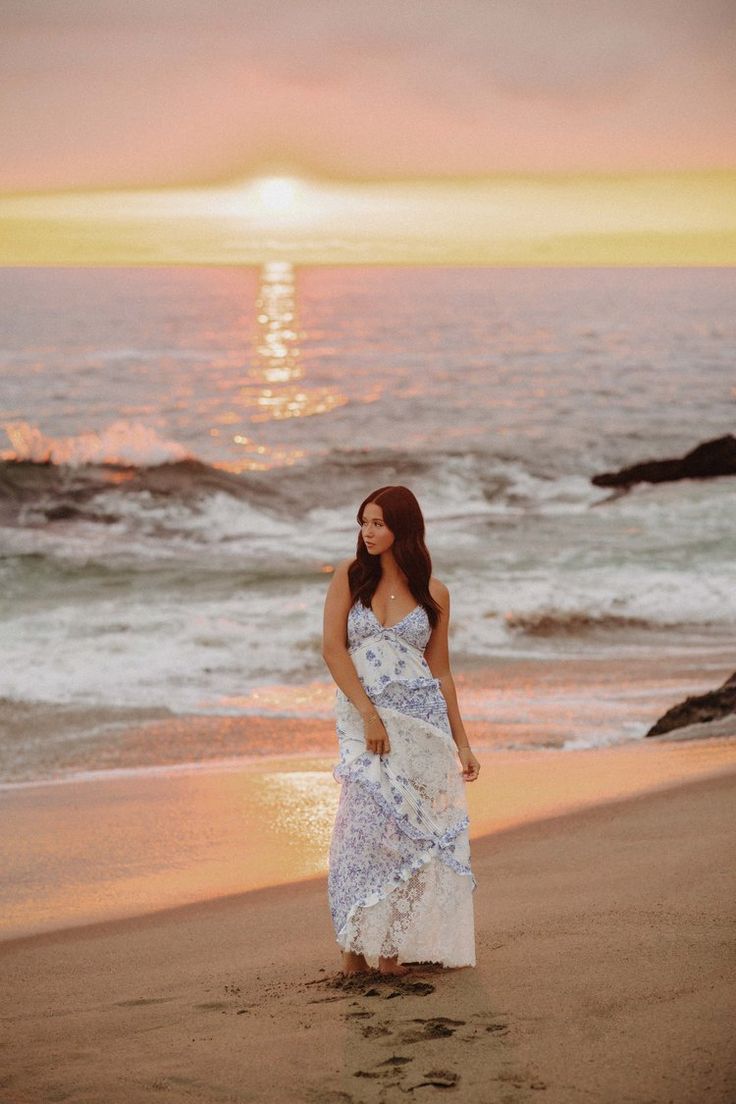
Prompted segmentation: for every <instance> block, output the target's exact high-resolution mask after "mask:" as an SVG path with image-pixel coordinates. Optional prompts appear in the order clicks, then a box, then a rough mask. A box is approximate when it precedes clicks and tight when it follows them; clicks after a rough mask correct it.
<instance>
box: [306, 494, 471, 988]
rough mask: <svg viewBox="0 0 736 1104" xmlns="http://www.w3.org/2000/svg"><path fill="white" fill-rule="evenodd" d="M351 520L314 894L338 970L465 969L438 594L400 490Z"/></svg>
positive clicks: (457, 726)
mask: <svg viewBox="0 0 736 1104" xmlns="http://www.w3.org/2000/svg"><path fill="white" fill-rule="evenodd" d="M358 524H359V525H360V534H359V536H358V547H357V551H356V556H355V559H353V560H345V561H344V562H343V563H341V564H340V565H339V566H338V567H337V568H336V570H335V573H334V575H333V577H332V581H331V583H330V587H329V589H328V592H327V597H326V601H325V612H324V643H323V655H324V658H325V662H326V663H327V666H328V667H329V670H330V673H331V674H332V677H333V678H334V680H335V682H336V683H337V693H336V714H337V732H338V737H339V744H340V762H339V764H338V765H337V766H336V767H335V770H334V775H335V778H336V779H337V780H338V781H339V782H341V784H342V788H341V791H340V800H339V805H338V810H337V816H336V819H335V825H334V828H333V832H332V841H331V845H330V862H329V876H328V896H329V903H330V910H331V913H332V919H333V922H334V925H335V931H336V934H337V942H338V944H339V946H340V947H341V949H342V952H343V972H344V973H345V974H354V973H361V972H364V971H366V970H368V969H369V968H374V969H375V968H378V970H379V971H380V972H381V973H383V974H405V973H407V972H408V967H407V966H405V965H404V963H406V962H438V963H441V964H442V965H445V966H473V965H475V937H474V924H473V901H472V892H473V890H474V888H475V879H474V878H473V874H472V871H471V869H470V854H469V844H468V832H467V826H468V817H467V806H466V802H465V792H464V788H463V779H465V781H468V782H472V781H473V780H474V779H476V778H477V777H478V772H479V770H480V764H479V763H478V760H477V759H476V758H475V756H474V755H473V752H472V751H471V749H470V746H469V743H468V738H467V735H466V733H465V729H464V727H463V723H462V720H461V718H460V711H459V709H458V704H457V695H456V693H455V685H454V682H453V678H452V674H451V672H450V664H449V657H448V642H447V639H448V622H449V616H450V600H449V594H448V591H447V587H445V586H443V584H442V583H441V582H440V581H439V580H438V579H435V578H434V577H433V576H432V562H431V559H430V556H429V552H428V550H427V547H426V545H425V543H424V518H423V517H422V512H421V510H420V508H419V503H418V502H417V500H416V498H415V497H414V495H413V494H412V492H411V491H410V490H409V489H408V488H407V487H380V488H379V489H378V490H377V491H374V492H373V493H372V494H370V495H368V497H367V498H366V499H365V501H364V502H363V503H362V504H361V507H360V509H359V511H358ZM456 756H457V757H459V759H460V763H461V764H462V774H461V772H460V771H459V770H458V766H457V758H456Z"/></svg>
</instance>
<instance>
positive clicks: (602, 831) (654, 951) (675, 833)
mask: <svg viewBox="0 0 736 1104" xmlns="http://www.w3.org/2000/svg"><path fill="white" fill-rule="evenodd" d="M734 796H736V770H733V769H728V770H727V771H724V772H722V773H721V775H720V776H718V777H707V778H699V779H695V780H691V781H689V782H687V783H684V784H678V785H673V786H669V787H667V788H664V789H660V790H659V791H657V792H651V791H649V792H646V793H640V794H637V795H633V796H630V797H627V798H625V799H619V800H616V801H612V802H607V803H604V804H599V805H596V806H591V807H588V808H585V809H579V810H577V811H575V812H572V813H567V814H565V815H562V816H556V817H551V818H547V819H545V820H543V821H534V822H529V823H526V824H524V825H519V826H516V827H514V828H509V829H507V830H505V831H503V832H499V833H496V834H494V835H492V836H486V837H483V838H482V839H479V840H476V842H475V853H474V864H475V865H476V867H477V873H478V875H479V884H478V889H477V891H476V894H475V895H474V896H475V915H476V942H477V948H478V965H477V966H476V967H475V968H465V969H462V970H447V971H443V970H438V969H437V968H436V967H435V968H432V967H429V966H427V967H422V968H421V969H420V970H419V971H418V972H417V973H415V974H414V975H413V976H412V977H411V978H410V979H408V981H407V982H405V981H404V980H403V979H400V980H398V981H397V980H396V979H392V980H388V981H382V980H381V979H378V978H376V977H375V975H368V976H367V977H365V978H359V979H349V980H348V981H345V980H342V979H340V977H339V974H338V973H337V971H338V969H339V956H338V954H337V948H336V945H335V942H334V933H333V931H332V929H331V926H330V919H329V912H328V909H327V903H326V899H325V882H324V878H322V877H318V878H314V879H312V880H310V881H305V882H302V883H299V884H296V885H284V886H276V887H270V888H268V889H264V890H259V891H255V892H252V893H249V894H245V895H242V894H240V895H233V896H231V897H228V898H221V899H217V900H210V901H201V902H197V903H195V904H191V905H188V906H183V907H180V908H175V909H167V910H164V911H161V912H158V913H155V914H149V915H145V916H137V917H134V918H128V919H125V920H117V921H110V922H104V923H98V924H95V925H91V926H88V927H85V928H74V929H66V930H64V931H61V932H53V933H43V934H41V935H36V936H32V937H29V938H25V939H19V940H14V941H11V942H6V943H3V944H0V960H2V969H3V975H4V994H5V1008H4V1012H3V1023H4V1044H5V1054H4V1059H5V1061H4V1075H3V1079H2V1086H3V1089H4V1090H5V1092H6V1093H9V1094H10V1096H11V1097H12V1099H15V1100H18V1101H21V1100H22V1101H24V1102H27V1104H41V1102H42V1101H47V1100H50V1099H66V1100H69V1101H72V1102H76V1101H78V1102H79V1104H82V1102H84V1101H91V1100H95V1101H97V1100H105V1101H106V1102H107V1104H123V1102H125V1104H148V1102H150V1101H153V1100H155V1099H159V1100H160V1099H161V1094H162V1092H165V1095H166V1099H167V1100H169V1101H171V1102H172V1104H185V1102H189V1101H191V1100H192V1099H196V1100H197V1101H198V1102H199V1104H219V1102H222V1101H223V1100H232V1101H236V1100H237V1101H243V1102H244V1104H245V1102H247V1104H267V1102H270V1101H272V1100H274V1099H285V1100H294V1101H299V1102H300V1104H302V1102H303V1104H323V1102H330V1104H337V1102H338V1101H339V1102H341V1104H343V1102H344V1104H348V1102H355V1104H358V1102H360V1104H382V1102H386V1104H395V1102H398V1101H399V1100H403V1099H405V1095H406V1094H407V1093H410V1094H412V1095H413V1096H414V1095H416V1099H417V1100H423V1099H429V1098H430V1097H431V1096H433V1095H434V1094H435V1092H436V1089H437V1088H440V1087H442V1088H447V1089H451V1088H455V1089H456V1090H457V1092H458V1098H459V1099H462V1100H464V1101H468V1102H469V1104H506V1102H509V1104H510V1102H512V1101H513V1102H517V1101H518V1102H520V1104H529V1102H531V1101H536V1100H539V1099H541V1098H543V1099H544V1100H545V1101H546V1102H547V1104H587V1102H589V1101H590V1100H596V1101H600V1102H601V1104H614V1102H617V1101H620V1100H631V1101H637V1102H641V1104H644V1101H646V1102H647V1104H701V1102H702V1100H703V1099H705V1098H706V1096H707V1099H708V1100H709V1101H712V1102H715V1104H730V1102H731V1101H732V1100H733V1099H734V1093H735V1091H736V1061H735V1060H734V1054H733V1048H732V1039H731V1026H730V1025H731V1022H732V1016H733V1014H734V1013H736V986H734V984H733V980H734V974H735V973H736V947H735V946H734V941H733V928H732V904H733V900H734V897H735V896H736V869H734V867H733V864H728V863H725V864H724V861H723V855H724V854H726V853H728V851H729V848H730V844H729V840H733V842H734V844H736V824H735V823H734V820H733V816H732V809H733V800H734Z"/></svg>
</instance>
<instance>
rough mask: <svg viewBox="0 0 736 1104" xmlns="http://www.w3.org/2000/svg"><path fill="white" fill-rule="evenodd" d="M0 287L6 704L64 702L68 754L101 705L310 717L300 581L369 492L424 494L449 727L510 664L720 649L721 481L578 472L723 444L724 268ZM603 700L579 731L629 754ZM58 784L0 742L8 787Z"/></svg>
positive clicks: (313, 577) (640, 726) (734, 612)
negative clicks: (444, 649)
mask: <svg viewBox="0 0 736 1104" xmlns="http://www.w3.org/2000/svg"><path fill="white" fill-rule="evenodd" d="M0 292H1V296H2V302H3V305H4V309H3V312H2V317H0V350H1V353H0V355H1V358H2V379H1V387H2V398H1V407H2V416H1V417H0V427H1V428H2V437H0V457H1V458H2V463H1V465H0V582H1V583H2V605H1V607H0V618H1V620H0V625H1V626H2V636H1V640H0V702H1V703H2V707H3V708H4V709H5V710H6V712H7V715H8V716H10V715H12V716H14V717H17V715H18V709H21V708H23V709H25V708H26V707H28V709H32V708H42V707H43V708H46V707H47V706H51V705H58V706H60V707H61V706H63V707H64V708H65V709H66V710H69V709H70V708H75V709H77V710H78V711H79V716H80V717H82V716H83V715H84V714H85V711H88V713H89V718H90V722H89V724H88V725H87V726H86V727H85V725H84V724H81V722H80V724H79V725H77V726H76V728H74V729H73V730H72V729H69V730H65V734H64V737H63V738H64V739H65V740H77V741H78V743H79V744H80V746H81V744H82V743H83V742H84V740H85V739H87V737H88V735H89V733H91V732H92V731H93V730H94V732H95V734H96V739H95V740H94V741H91V742H89V748H90V751H89V755H88V756H87V759H86V760H85V763H86V767H87V769H89V770H91V771H94V770H96V769H100V770H101V769H104V767H105V766H106V765H109V761H110V760H109V758H107V757H106V756H105V754H104V752H105V735H104V733H105V731H106V729H105V727H104V726H102V728H101V727H100V724H99V723H98V722H99V717H100V715H101V714H100V710H108V711H115V710H120V711H124V710H127V711H130V710H140V711H142V715H143V714H145V712H146V711H149V712H150V713H151V715H160V714H161V711H163V712H164V713H165V714H166V715H173V716H179V715H187V716H191V715H207V716H211V715H214V716H221V717H241V716H250V717H257V718H261V719H262V718H264V717H265V718H268V717H278V716H286V717H292V718H300V717H302V718H305V720H306V719H311V720H314V719H316V718H327V717H329V716H330V715H331V707H332V695H333V687H332V684H331V682H330V679H329V676H328V674H327V672H326V670H325V668H324V664H323V662H322V659H321V655H320V636H321V610H322V603H323V598H324V592H325V588H326V585H327V583H328V581H329V574H330V572H331V570H332V567H333V565H334V564H335V563H336V562H337V561H339V560H340V559H342V558H344V557H347V556H350V555H351V553H352V552H353V550H354V548H355V541H356V537H357V522H356V517H355V514H356V510H357V507H358V504H359V503H360V501H361V500H362V499H363V498H364V496H365V494H366V493H367V492H368V491H370V490H371V489H373V488H375V487H378V486H380V485H383V484H386V483H403V484H406V485H408V486H410V487H411V488H412V489H413V490H414V492H415V493H416V494H417V496H418V498H419V500H420V503H421V504H422V507H423V509H424V512H425V516H426V519H427V530H428V532H427V537H428V544H429V547H430V551H431V553H432V557H433V562H434V569H435V573H436V574H437V575H438V576H439V577H440V578H441V579H443V581H444V582H446V583H447V585H448V586H449V588H450V592H451V596H452V607H453V615H452V634H451V647H452V659H453V667H454V669H455V670H456V671H459V672H468V673H472V672H474V671H475V672H478V671H486V672H490V673H491V676H490V677H489V678H487V679H486V680H485V681H484V680H482V679H480V680H479V679H478V678H476V679H475V680H474V681H473V686H472V692H470V690H469V692H468V696H467V702H468V716H469V717H470V718H471V719H475V720H478V721H489V722H492V721H493V719H494V717H495V716H497V714H498V709H499V702H500V700H501V697H502V687H500V686H499V685H495V684H494V681H493V677H492V672H493V670H494V665H497V664H502V663H508V662H509V661H510V660H514V659H518V660H519V661H520V662H522V661H523V662H530V663H538V664H539V665H540V670H541V669H543V666H544V664H545V663H547V662H549V663H552V662H556V663H558V662H560V661H561V660H564V659H569V660H570V662H571V663H574V662H575V661H576V659H578V658H580V657H586V658H590V657H597V658H599V659H601V660H602V661H605V659H606V657H610V658H611V660H613V659H620V658H621V657H629V658H630V659H631V660H632V662H635V661H636V660H637V657H642V659H644V658H646V657H651V656H652V655H653V654H656V655H659V656H662V657H666V656H667V655H672V656H673V657H674V656H682V655H693V654H697V653H700V654H703V655H706V654H715V653H717V652H720V653H721V654H722V653H723V651H724V649H728V648H730V647H731V646H732V644H733V625H734V621H735V619H736V556H735V555H734V553H735V551H736V542H735V541H734V536H735V530H736V508H735V502H736V499H735V495H734V491H736V478H734V477H724V478H720V479H712V480H704V481H696V480H684V481H681V482H678V483H668V484H659V485H650V484H641V485H638V486H636V487H634V488H632V490H631V491H629V492H628V493H626V494H622V495H621V494H612V493H611V492H610V491H607V490H604V489H601V488H598V487H595V486H594V485H593V484H592V483H591V477H592V476H593V475H595V474H597V473H600V472H602V471H606V470H612V469H616V468H619V467H622V466H624V465H628V464H631V463H634V462H637V461H640V460H644V459H649V458H659V457H667V456H678V455H682V454H683V453H685V452H686V451H689V450H690V449H691V448H693V447H694V446H695V445H697V444H698V443H700V442H701V441H705V440H708V439H710V438H714V437H718V436H722V435H723V434H725V433H729V432H733V431H734V421H735V418H734V415H735V413H736V369H735V367H734V364H735V360H736V357H735V354H736V314H735V313H734V310H733V304H734V302H736V270H734V269H717V268H699V269H673V268H661V269H651V268H632V269H623V268H610V269H608V268H601V269H581V268H575V269H552V268H544V269H513V268H512V269H495V268H440V267H437V268H411V267H363V266H354V267H341V268H330V267H324V268H321V267H295V266H292V265H291V264H289V263H288V262H284V261H279V262H274V263H272V264H267V265H264V266H263V267H262V268H260V269H259V268H255V267H248V268H239V267H209V268H184V267H181V268H179V267H168V268H166V267H161V268H154V267H152V268H105V269H82V268H79V269H76V268H48V269H44V268H35V269H32V268H27V269H23V268H15V269H3V270H0ZM18 461H23V463H18ZM531 693H533V690H532V691H531ZM461 704H462V702H461ZM579 708H580V711H581V714H582V720H581V719H580V718H578V722H577V726H576V735H575V740H573V741H572V742H571V744H570V746H573V745H574V746H581V745H580V741H581V739H582V740H583V742H584V740H585V703H584V702H582V703H579ZM627 710H628V711H627V712H626V716H625V718H624V716H623V714H619V713H616V711H615V710H614V711H613V712H611V713H609V714H606V719H605V722H604V723H601V722H600V716H599V717H598V722H596V725H592V726H591V731H590V734H589V743H590V746H596V745H597V744H599V743H600V744H605V743H611V742H616V741H621V740H625V739H640V738H641V737H642V736H643V733H644V730H645V728H646V727H647V726H646V724H645V722H644V717H643V714H642V716H641V717H639V716H638V715H637V714H636V713H635V712H634V714H633V720H632V713H631V708H630V703H629V707H627ZM157 711H158V714H157ZM29 715H30V714H29ZM110 715H112V713H111V714H110ZM122 715H123V714H122V713H121V716H122ZM591 715H592V714H591ZM0 717H2V710H1V709H0ZM94 718H97V721H95V723H94V724H93V723H92V719H94ZM655 719H656V717H651V718H649V723H653V721H654V720H655ZM262 727H263V726H262V725H260V726H255V728H254V735H252V737H250V738H249V739H251V743H249V742H248V740H247V739H246V740H244V741H241V744H240V746H239V747H240V750H239V754H242V755H243V756H246V757H247V756H248V755H250V754H257V753H258V752H259V750H261V751H262V748H261V747H260V745H259V743H258V741H259V739H260V737H259V735H258V733H259V732H261V731H262ZM110 731H111V732H113V731H114V728H111V729H110ZM100 733H102V735H100ZM110 738H111V739H112V736H111V737H110ZM59 739H61V737H59ZM204 739H205V737H204V736H203V740H204ZM561 746H565V741H562V744H561ZM192 754H193V753H192V748H191V746H189V745H188V746H187V750H186V754H185V753H184V752H183V751H182V753H181V755H182V759H183V760H184V759H186V758H187V757H189V758H191V757H192ZM195 757H196V756H195ZM149 760H150V756H149V757H147V758H146V759H145V762H146V763H148V762H149ZM140 762H141V764H143V762H144V759H143V758H141V760H140ZM126 763H127V765H128V766H133V767H135V766H136V760H135V759H134V758H133V759H132V760H130V759H129V760H126ZM53 775H54V771H53V770H50V768H49V758H48V749H44V747H42V746H40V742H39V739H38V738H37V737H34V736H32V735H30V734H29V735H28V737H27V738H24V737H23V734H22V733H21V734H20V735H19V734H18V731H17V725H16V726H15V727H14V728H13V733H12V736H7V737H2V736H0V780H2V781H5V782H13V781H15V780H19V779H22V780H26V781H27V780H29V779H34V778H41V777H49V776H53Z"/></svg>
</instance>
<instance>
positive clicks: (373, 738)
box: [322, 560, 391, 755]
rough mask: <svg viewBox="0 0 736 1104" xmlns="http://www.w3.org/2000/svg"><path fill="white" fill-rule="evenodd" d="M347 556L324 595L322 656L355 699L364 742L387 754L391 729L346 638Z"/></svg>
mask: <svg viewBox="0 0 736 1104" xmlns="http://www.w3.org/2000/svg"><path fill="white" fill-rule="evenodd" d="M350 563H351V561H350V560H344V561H343V562H342V563H341V564H339V565H338V566H337V567H336V568H335V573H334V575H333V576H332V579H331V580H330V585H329V587H328V588H327V596H326V598H325V612H324V627H323V632H322V656H323V658H324V661H325V663H326V664H327V667H328V669H329V672H330V674H331V675H332V677H333V679H334V680H335V682H336V683H337V685H338V686H339V687H340V689H341V690H342V692H343V694H345V696H346V697H347V698H349V699H350V701H351V702H352V703H353V705H354V706H355V708H356V709H357V710H358V712H359V713H360V715H361V716H362V718H363V727H364V731H365V742H366V746H367V748H368V750H369V751H373V752H376V753H377V754H378V755H387V754H388V752H389V751H390V750H391V748H390V746H389V739H388V733H387V732H386V729H385V728H384V726H383V721H382V720H381V718H380V716H379V714H378V712H377V710H376V707H375V705H374V704H373V702H372V701H371V699H370V698H369V697H368V695H367V694H366V692H365V689H364V687H363V684H362V682H361V681H360V679H359V678H358V672H357V671H356V670H355V664H354V663H353V661H352V659H351V658H350V653H349V651H348V646H347V639H346V628H345V627H346V625H347V619H348V613H349V612H350V606H351V604H352V603H351V600H350V585H349V583H348V566H349V564H350Z"/></svg>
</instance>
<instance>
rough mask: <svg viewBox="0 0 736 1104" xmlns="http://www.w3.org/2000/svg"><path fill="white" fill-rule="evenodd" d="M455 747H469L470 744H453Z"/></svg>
mask: <svg viewBox="0 0 736 1104" xmlns="http://www.w3.org/2000/svg"><path fill="white" fill-rule="evenodd" d="M455 747H457V748H468V749H469V748H470V744H455Z"/></svg>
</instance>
